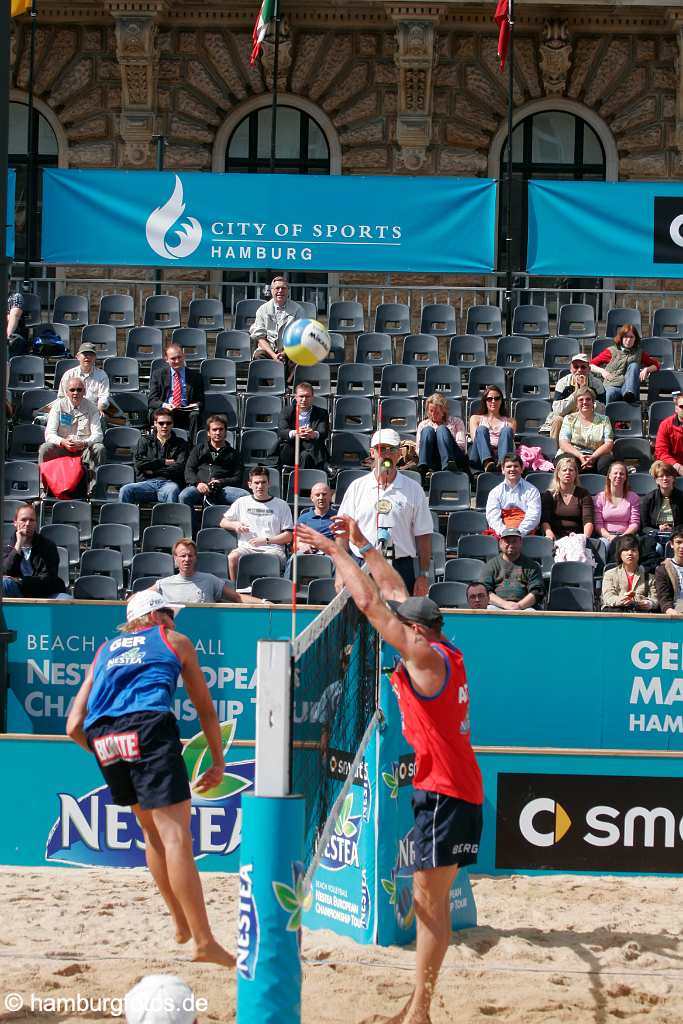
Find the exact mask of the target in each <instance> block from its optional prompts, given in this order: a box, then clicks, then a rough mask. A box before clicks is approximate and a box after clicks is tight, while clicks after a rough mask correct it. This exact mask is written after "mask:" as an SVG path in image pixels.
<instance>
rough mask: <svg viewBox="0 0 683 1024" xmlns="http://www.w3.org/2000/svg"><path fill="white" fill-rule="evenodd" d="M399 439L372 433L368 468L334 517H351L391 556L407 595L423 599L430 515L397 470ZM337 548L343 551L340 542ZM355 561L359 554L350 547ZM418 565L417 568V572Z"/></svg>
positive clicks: (415, 487)
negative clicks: (383, 544)
mask: <svg viewBox="0 0 683 1024" xmlns="http://www.w3.org/2000/svg"><path fill="white" fill-rule="evenodd" d="M400 444H401V438H400V437H399V435H398V433H397V432H396V431H395V430H386V429H385V430H377V431H376V432H375V433H374V434H373V435H372V440H371V441H370V455H371V456H372V461H373V468H372V469H371V471H370V472H369V473H368V475H367V476H364V477H359V478H358V480H354V481H353V483H352V484H351V485H350V486H349V488H348V490H347V492H346V494H345V495H344V497H343V499H342V503H341V505H340V506H339V515H347V516H351V518H352V519H355V520H356V522H357V523H358V525H359V527H360V529H361V531H362V533H363V534H364V535H365V536H366V537H367V539H368V545H367V546H368V547H376V546H377V542H378V540H380V541H384V542H385V546H386V547H387V548H388V550H389V551H390V552H391V551H393V566H394V568H395V569H396V571H397V572H398V574H399V576H400V577H401V579H402V580H403V582H404V583H405V585H406V590H407V591H408V593H409V594H412V595H413V596H415V597H425V596H426V594H427V591H428V590H429V575H428V574H429V564H430V562H431V558H432V531H433V529H434V525H433V520H432V513H431V512H430V511H429V505H428V503H427V496H426V495H425V492H424V491H423V490H422V486H421V485H420V484H418V483H417V482H416V481H415V480H412V479H411V478H410V477H409V476H404V474H403V473H400V472H399V471H398V470H397V469H396V464H397V463H398V460H399V458H400ZM338 543H340V544H343V545H346V544H347V541H346V539H345V538H340V539H338ZM351 551H352V553H353V554H354V555H356V556H357V557H361V556H362V554H363V552H362V551H359V550H358V549H357V548H356V547H354V545H353V544H351ZM416 560H417V566H416Z"/></svg>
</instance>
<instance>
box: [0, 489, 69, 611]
mask: <svg viewBox="0 0 683 1024" xmlns="http://www.w3.org/2000/svg"><path fill="white" fill-rule="evenodd" d="M36 525H37V524H36V514H35V512H34V510H33V507H32V506H31V505H20V506H19V508H18V509H17V511H16V512H15V513H14V537H11V538H10V539H9V540H8V541H7V542H6V543H5V544H4V545H3V552H2V592H3V596H4V597H36V598H46V597H47V598H50V599H51V600H53V601H56V600H60V601H68V600H70V597H69V595H68V594H65V593H64V591H65V589H66V588H65V586H64V583H63V582H62V580H61V578H60V576H59V552H58V551H57V547H56V545H55V544H53V543H52V541H51V540H48V538H47V537H41V535H40V533H39V532H38V530H37V529H36Z"/></svg>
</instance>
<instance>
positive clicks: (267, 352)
mask: <svg viewBox="0 0 683 1024" xmlns="http://www.w3.org/2000/svg"><path fill="white" fill-rule="evenodd" d="M270 294H271V295H272V298H271V299H269V301H268V302H264V303H263V305H262V306H259V308H258V309H257V310H256V319H255V320H254V322H253V324H252V325H251V327H250V328H249V334H250V335H251V337H252V340H253V341H255V342H256V344H257V348H256V350H255V352H254V359H275V360H277V361H278V362H280V363H282V362H285V360H286V358H287V357H286V355H285V353H284V352H283V350H282V335H283V334H284V332H285V330H286V328H287V327H289V325H290V324H292V323H294V321H295V320H300V319H301V317H302V316H303V315H304V311H303V310H302V308H301V306H300V305H299V304H298V302H292V300H291V299H290V298H289V284H288V283H287V280H286V279H285V278H284V277H282V275H280V274H278V276H277V277H274V278H273V280H272V281H271V284H270Z"/></svg>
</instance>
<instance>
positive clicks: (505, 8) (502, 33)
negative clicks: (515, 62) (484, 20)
mask: <svg viewBox="0 0 683 1024" xmlns="http://www.w3.org/2000/svg"><path fill="white" fill-rule="evenodd" d="M511 7H512V4H511V0H498V5H497V7H496V13H495V14H494V15H493V20H494V21H495V22H496V24H497V25H498V56H499V58H500V70H501V71H502V70H503V68H504V67H505V58H506V57H507V55H508V41H509V39H510V25H511V24H512V16H511V15H512V12H511Z"/></svg>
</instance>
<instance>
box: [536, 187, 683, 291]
mask: <svg viewBox="0 0 683 1024" xmlns="http://www.w3.org/2000/svg"><path fill="white" fill-rule="evenodd" d="M527 252H528V255H527V270H528V272H529V273H530V274H546V275H557V274H559V275H562V276H563V277H566V276H573V275H575V276H578V277H586V276H595V277H683V184H681V183H680V182H678V183H672V182H655V181H620V182H606V181H530V182H529V234H528V250H527Z"/></svg>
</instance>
